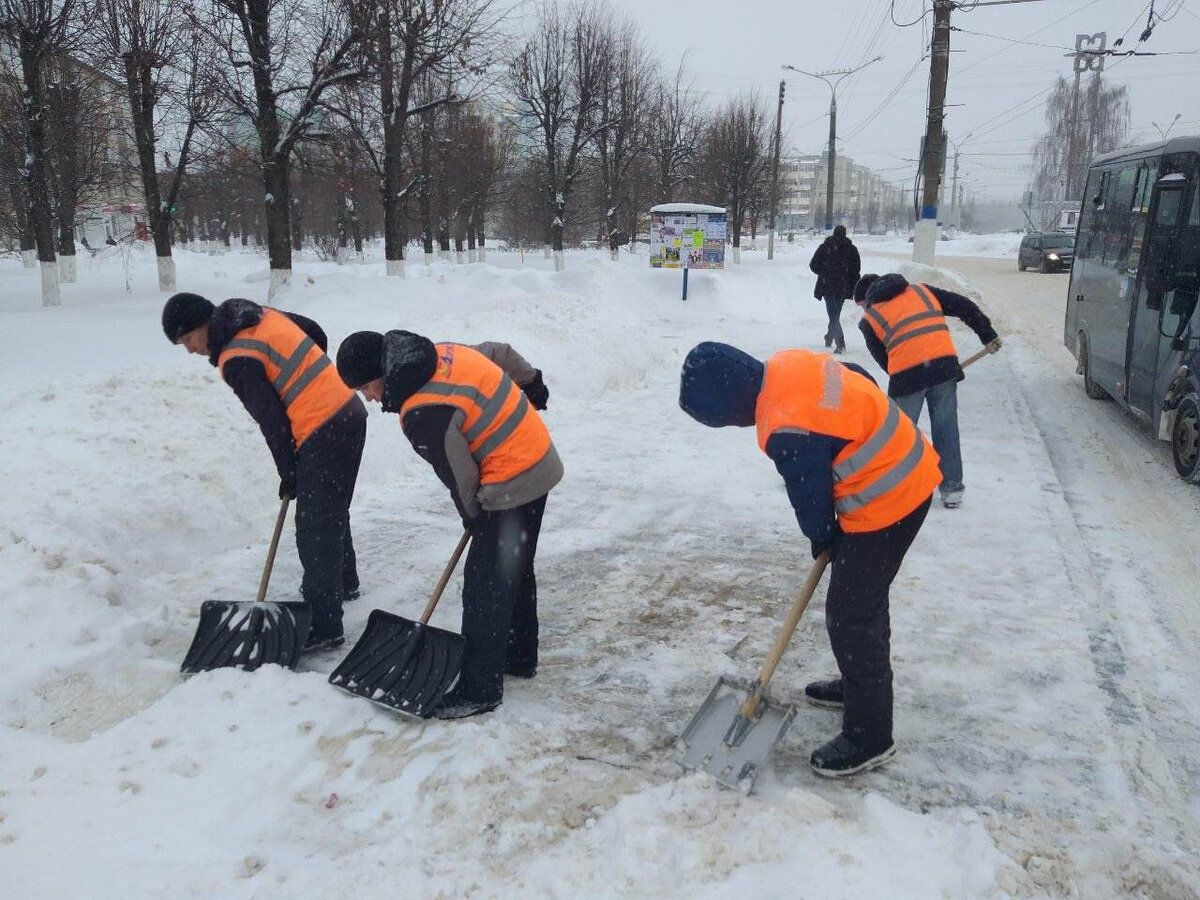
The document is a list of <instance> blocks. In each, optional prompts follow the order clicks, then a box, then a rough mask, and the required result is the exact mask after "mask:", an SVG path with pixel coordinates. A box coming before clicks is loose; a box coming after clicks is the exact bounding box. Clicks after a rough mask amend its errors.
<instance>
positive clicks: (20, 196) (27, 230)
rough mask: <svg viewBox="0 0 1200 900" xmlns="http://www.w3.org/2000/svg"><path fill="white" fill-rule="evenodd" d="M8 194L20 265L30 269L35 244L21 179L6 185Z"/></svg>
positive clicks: (32, 264) (33, 257) (32, 263)
mask: <svg viewBox="0 0 1200 900" xmlns="http://www.w3.org/2000/svg"><path fill="white" fill-rule="evenodd" d="M8 193H9V196H10V197H11V198H12V208H13V215H14V216H16V219H17V235H18V238H19V240H20V242H21V244H20V246H21V265H22V266H24V268H26V269H32V268H33V267H34V263H35V262H36V253H35V252H34V248H35V247H36V246H37V242H36V241H35V240H34V239H33V228H32V226H31V225H30V223H29V203H28V202H27V201H26V199H25V192H24V190H22V184H21V179H19V178H14V179H13V180H12V181H10V182H9V184H8Z"/></svg>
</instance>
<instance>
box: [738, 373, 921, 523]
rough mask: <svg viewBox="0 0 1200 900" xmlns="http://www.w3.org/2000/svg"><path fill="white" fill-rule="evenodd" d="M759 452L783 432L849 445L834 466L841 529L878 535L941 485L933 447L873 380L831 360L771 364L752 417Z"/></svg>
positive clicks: (835, 498)
mask: <svg viewBox="0 0 1200 900" xmlns="http://www.w3.org/2000/svg"><path fill="white" fill-rule="evenodd" d="M754 418H755V424H756V425H757V426H758V446H759V448H760V449H761V450H762V451H763V452H764V453H765V452H766V450H767V441H768V440H769V439H770V437H771V435H773V434H776V433H778V432H789V431H790V432H793V433H795V432H799V433H802V434H810V433H815V434H827V435H830V436H832V437H836V438H844V439H845V440H847V441H849V443H848V444H847V445H846V446H845V447H844V448H843V449H842V451H841V453H839V454H838V455H837V457H835V458H834V460H833V501H834V507H835V508H836V509H837V514H838V524H839V525H840V526H841V529H842V531H845V532H848V533H849V532H859V531H879V530H880V529H882V528H887V527H888V526H889V525H894V524H896V523H897V522H899V521H900V520H901V519H903V518H904V517H905V516H907V515H908V514H909V513H910V512H912V511H913V510H914V509H916V508H917V507H918V506H920V505H921V504H922V503H923V502H924V501H925V500H927V499H928V498H929V496H930V495H931V494H932V493H933V491H934V489H935V488H936V487H937V486H938V484H940V483H941V480H942V473H941V471H940V469H939V467H938V455H937V453H936V452H934V449H933V447H932V446H930V444H929V441H928V440H927V439H926V438H925V436H924V435H923V434H921V432H920V431H919V430H918V429H917V427H916V426H915V425H913V423H912V421H911V420H910V419H909V418H908V416H906V415H904V413H902V412H901V411H900V407H898V406H897V405H896V404H895V403H894V402H892V401H891V400H889V399H888V398H887V396H886V395H885V394H884V393H883V392H882V391H881V390H879V388H878V387H876V386H875V385H874V384H872V383H871V380H870V379H869V378H865V377H864V376H862V375H860V374H858V373H857V372H853V371H851V370H850V369H847V368H846V367H845V366H843V365H842V364H841V363H839V362H837V360H835V359H834V358H833V357H832V356H829V355H828V354H818V353H812V352H810V351H808V350H784V351H783V352H782V353H777V354H775V355H774V356H772V357H771V358H770V359H769V360H767V371H766V375H765V376H764V378H763V386H762V390H761V391H759V395H758V404H757V406H756V407H755V411H754Z"/></svg>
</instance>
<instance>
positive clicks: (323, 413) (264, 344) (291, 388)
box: [217, 307, 354, 447]
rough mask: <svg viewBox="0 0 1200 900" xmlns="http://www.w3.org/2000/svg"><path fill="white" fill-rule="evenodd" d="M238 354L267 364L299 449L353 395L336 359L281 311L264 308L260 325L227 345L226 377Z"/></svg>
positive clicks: (220, 362)
mask: <svg viewBox="0 0 1200 900" xmlns="http://www.w3.org/2000/svg"><path fill="white" fill-rule="evenodd" d="M238 356H247V357H249V358H250V359H256V360H258V361H259V362H260V363H262V364H263V368H264V369H266V371H267V378H269V379H270V381H271V384H272V386H273V387H274V388H275V391H276V392H277V393H278V394H279V399H280V400H282V401H283V405H284V408H285V409H286V410H287V417H288V421H289V422H291V423H292V439H293V440H295V442H296V446H297V447H299V446H300V445H301V444H303V443H304V442H305V440H307V439H308V436H309V435H311V434H312V433H313V432H314V431H316V430H317V429H318V428H320V427H321V426H322V425H324V424H325V423H326V422H327V421H328V420H329V418H330V416H332V415H333V414H334V413H336V412H337V411H338V410H339V409H341V408H342V407H343V406H345V405H346V401H348V400H349V399H350V398H351V397H353V396H354V392H353V391H352V390H350V388H348V387H346V385H344V384H343V383H342V379H340V378H338V374H337V369H335V368H334V367H333V361H332V360H331V359H330V358H329V357H328V356H326V355H325V353H324V352H323V351H322V350H321V348H320V347H318V346H317V344H316V342H315V341H313V339H312V338H310V337H309V336H308V335H307V334H305V333H304V331H303V329H301V328H300V326H299V325H297V324H296V323H295V322H293V321H292V320H291V319H289V318H288V317H287V316H285V315H284V314H283V313H281V312H279V311H278V310H274V309H270V308H269V307H267V308H264V309H263V315H262V319H260V320H259V322H258V324H257V325H252V326H251V327H250V328H243V329H242V330H241V331H239V332H238V333H237V335H235V336H234V339H233V340H232V341H230V342H229V343H228V344H226V345H225V349H224V350H222V351H221V355H220V356H219V357H217V367H218V368H219V369H220V370H221V375H222V377H224V375H225V363H227V362H229V360H231V359H234V358H235V357H238Z"/></svg>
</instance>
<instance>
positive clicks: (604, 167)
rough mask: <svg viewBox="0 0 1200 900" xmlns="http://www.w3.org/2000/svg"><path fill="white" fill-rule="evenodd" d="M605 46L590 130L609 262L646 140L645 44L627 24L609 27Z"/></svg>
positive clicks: (613, 256) (613, 251) (614, 252)
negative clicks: (594, 125) (632, 170)
mask: <svg viewBox="0 0 1200 900" xmlns="http://www.w3.org/2000/svg"><path fill="white" fill-rule="evenodd" d="M608 50H609V53H608V59H607V60H605V65H604V68H603V72H602V76H601V79H600V85H599V89H598V94H599V121H600V122H601V123H602V125H603V127H601V128H600V129H599V130H598V131H597V132H596V156H597V159H598V162H599V174H600V183H601V185H602V187H603V191H604V233H605V237H606V239H607V240H608V249H609V254H610V256H611V258H612V259H613V260H614V261H615V260H616V259H617V248H618V247H619V246H620V242H619V237H620V233H621V231H620V228H619V227H618V216H619V215H620V213H621V206H622V204H623V203H624V201H625V187H626V177H627V176H628V174H629V167H630V166H631V165H632V164H633V162H634V161H635V160H636V159H637V158H638V156H639V155H640V154H642V153H643V152H644V151H645V150H646V148H647V146H648V144H649V134H648V131H649V121H648V119H649V112H650V110H649V94H648V90H647V88H646V84H647V79H646V74H647V71H648V70H649V69H650V68H651V66H650V60H649V54H648V53H647V51H646V46H645V42H644V41H643V40H642V37H641V35H640V34H639V33H638V30H637V28H636V26H634V25H633V23H632V22H626V23H625V24H624V25H622V26H621V27H620V28H618V29H616V30H614V31H613V33H612V34H611V36H610V39H609V42H608Z"/></svg>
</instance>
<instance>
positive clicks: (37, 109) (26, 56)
mask: <svg viewBox="0 0 1200 900" xmlns="http://www.w3.org/2000/svg"><path fill="white" fill-rule="evenodd" d="M19 45H20V49H19V52H20V56H21V75H22V77H23V79H24V81H25V84H24V86H23V87H24V95H25V96H24V103H23V111H24V116H25V165H24V166H23V167H22V169H21V172H22V181H23V183H24V188H25V196H26V197H28V198H29V224H30V229H31V230H32V231H33V238H34V242H35V243H36V245H37V257H38V262H39V263H40V264H41V270H42V305H43V306H58V305H60V304H61V303H62V295H61V292H60V291H59V287H58V284H59V281H58V263H57V261H56V260H55V258H54V221H53V216H52V214H51V211H50V188H49V185H48V184H47V183H46V106H45V100H44V97H43V94H42V91H43V88H44V81H43V76H42V59H43V55H42V54H43V52H44V50H45V48H44V47H43V46H40V45H39V44H37V43H35V42H34V39H33V37H32V36H31V35H29V34H28V33H26V32H21V33H20V37H19Z"/></svg>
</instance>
